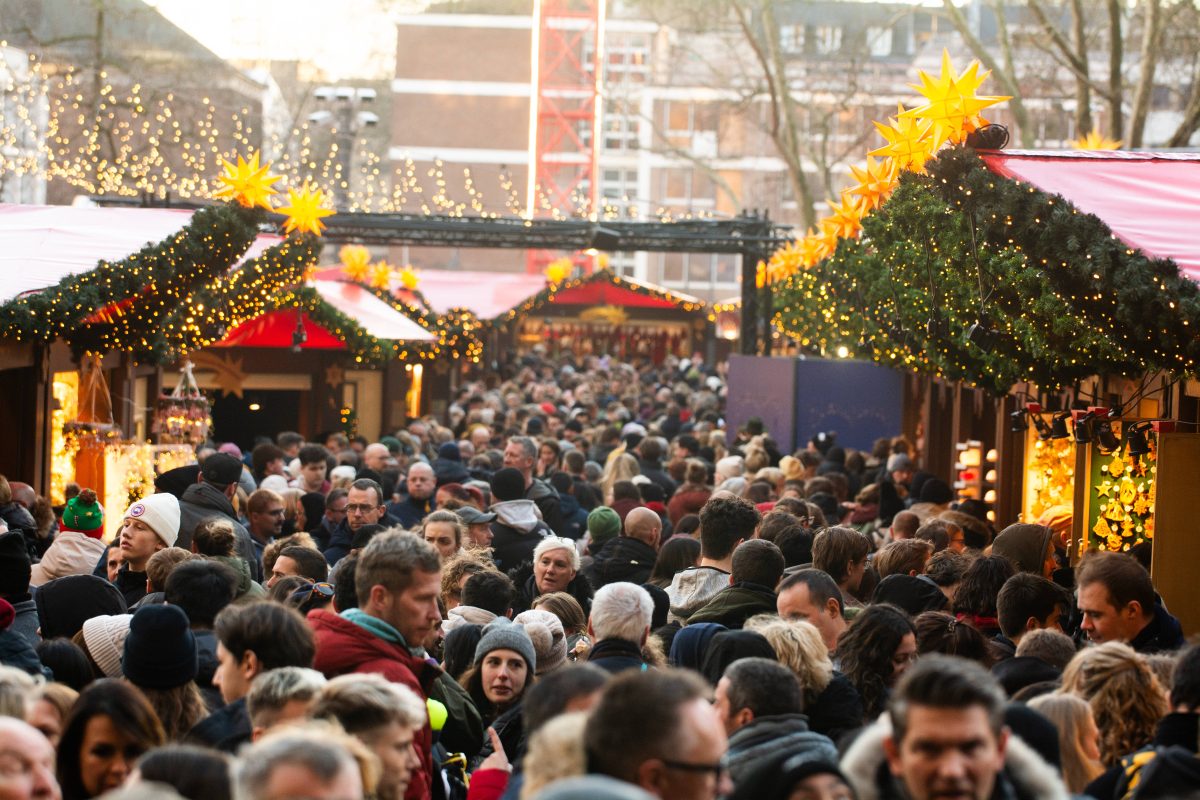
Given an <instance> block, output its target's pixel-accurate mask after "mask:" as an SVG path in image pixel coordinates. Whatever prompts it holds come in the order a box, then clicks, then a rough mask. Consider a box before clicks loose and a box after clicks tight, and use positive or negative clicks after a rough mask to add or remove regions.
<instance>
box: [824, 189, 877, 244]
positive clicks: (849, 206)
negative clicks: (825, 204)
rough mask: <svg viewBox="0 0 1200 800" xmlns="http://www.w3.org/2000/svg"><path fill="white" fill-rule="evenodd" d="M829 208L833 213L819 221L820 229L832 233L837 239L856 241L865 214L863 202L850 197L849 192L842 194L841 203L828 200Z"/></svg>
mask: <svg viewBox="0 0 1200 800" xmlns="http://www.w3.org/2000/svg"><path fill="white" fill-rule="evenodd" d="M829 208H830V210H831V211H833V213H832V214H830V215H829V216H828V217H826V218H825V219H823V220H821V227H822V228H823V229H825V230H827V231H832V232H834V233H835V234H837V237H838V238H839V239H857V238H858V234H859V233H860V232H862V218H863V216H864V215H865V214H866V208H865V207H864V205H863V201H862V200H860V199H857V198H854V197H852V196H851V195H850V192H843V193H842V202H840V203H835V202H833V201H832V200H830V201H829Z"/></svg>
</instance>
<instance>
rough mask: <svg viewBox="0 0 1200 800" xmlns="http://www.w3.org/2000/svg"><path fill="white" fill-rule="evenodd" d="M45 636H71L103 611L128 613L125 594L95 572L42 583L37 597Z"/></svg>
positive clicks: (45, 637)
mask: <svg viewBox="0 0 1200 800" xmlns="http://www.w3.org/2000/svg"><path fill="white" fill-rule="evenodd" d="M33 599H34V602H35V603H36V604H37V614H38V624H39V625H40V626H41V628H42V639H53V638H55V637H56V636H63V637H66V638H68V639H70V638H71V637H72V636H74V635H75V634H77V633H79V630H80V629H81V628H82V627H83V623H84V622H86V621H88V620H89V619H91V618H92V617H95V616H98V615H100V614H124V613H125V611H126V606H125V597H124V595H122V594H121V591H120V590H119V589H117V587H115V586H113V585H112V584H111V583H109V582H108V581H106V580H104V578H99V577H96V576H95V575H64V576H63V577H61V578H55V579H54V580H52V581H50V582H49V583H44V584H42V585H41V586H40V587H39V588H38V590H37V593H36V594H35V595H34V597H33Z"/></svg>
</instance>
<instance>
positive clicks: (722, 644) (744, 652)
mask: <svg viewBox="0 0 1200 800" xmlns="http://www.w3.org/2000/svg"><path fill="white" fill-rule="evenodd" d="M743 658H769V659H771V660H772V661H778V660H779V657H778V656H777V655H775V650H774V648H772V647H771V643H770V642H768V641H767V638H766V637H765V636H763V635H762V634H761V633H757V632H755V631H721V632H720V633H718V634H717V635H716V636H714V637H713V638H712V641H711V642H709V644H708V649H707V650H706V651H705V653H704V661H703V662H702V663H701V664H700V674H701V675H703V676H704V677H705V678H707V679H708V682H709V683H710V684H711V685H713V686H716V685H717V683H718V682H719V681H720V680H721V676H722V675H724V674H725V668H726V667H728V666H729V665H730V664H732V663H733V662H735V661H740V660H741V659H743Z"/></svg>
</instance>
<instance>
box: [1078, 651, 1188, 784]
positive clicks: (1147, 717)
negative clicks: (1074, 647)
mask: <svg viewBox="0 0 1200 800" xmlns="http://www.w3.org/2000/svg"><path fill="white" fill-rule="evenodd" d="M1062 691H1063V692H1064V693H1067V694H1073V695H1076V696H1077V697H1080V698H1082V699H1083V700H1085V701H1087V703H1088V705H1089V706H1091V708H1092V716H1093V717H1094V718H1095V720H1096V726H1097V727H1098V728H1099V729H1100V761H1101V763H1103V764H1104V765H1105V766H1106V767H1112V766H1115V765H1116V764H1117V763H1119V762H1120V760H1121V757H1122V756H1124V755H1127V754H1129V753H1132V752H1133V751H1135V750H1140V749H1141V748H1143V747H1145V746H1146V745H1148V744H1149V743H1150V742H1151V741H1153V739H1154V730H1155V727H1156V726H1157V725H1158V721H1159V720H1160V719H1162V718H1163V716H1165V715H1166V713H1167V712H1168V711H1169V709H1168V707H1167V697H1166V694H1165V693H1164V692H1163V689H1162V685H1161V684H1160V683H1159V682H1158V678H1156V677H1155V676H1154V673H1153V672H1152V671H1151V670H1150V667H1148V666H1147V665H1146V662H1145V661H1143V660H1142V658H1141V656H1139V655H1138V654H1137V653H1135V652H1134V651H1133V648H1131V647H1130V646H1129V645H1127V644H1123V643H1121V642H1105V643H1104V644H1101V645H1097V646H1095V647H1089V648H1087V649H1085V650H1081V651H1079V653H1078V654H1077V655H1076V656H1075V657H1074V658H1073V659H1071V663H1069V664H1067V668H1066V670H1064V671H1063V677H1062Z"/></svg>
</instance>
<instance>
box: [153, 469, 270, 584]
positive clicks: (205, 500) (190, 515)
mask: <svg viewBox="0 0 1200 800" xmlns="http://www.w3.org/2000/svg"><path fill="white" fill-rule="evenodd" d="M210 517H222V518H223V519H226V520H228V521H229V522H231V523H233V532H234V534H235V535H236V536H237V554H238V555H239V556H241V557H242V558H244V559H246V563H247V564H248V565H249V566H250V577H251V578H252V579H254V580H256V581H258V582H259V583H262V579H263V574H262V562H261V561H260V560H259V558H258V555H257V554H256V553H255V550H254V543H253V542H252V541H251V539H250V531H248V530H246V528H245V526H243V525H242V523H240V522H238V517H237V512H236V511H234V510H233V504H231V503H230V502H229V498H228V497H226V496H225V493H224V492H222V491H221V490H220V489H218V488H217V487H215V486H213V485H212V484H211V483H193V484H192V485H191V486H189V487H188V488H187V489H185V490H184V492H183V496H182V497H180V498H179V538H178V539H176V540H175V546H176V547H182V548H183V549H184V550H188V549H190V548H191V546H192V535H193V534H194V533H195V532H196V526H197V525H199V524H200V523H201V522H203V521H204V520H206V519H209V518H210Z"/></svg>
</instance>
